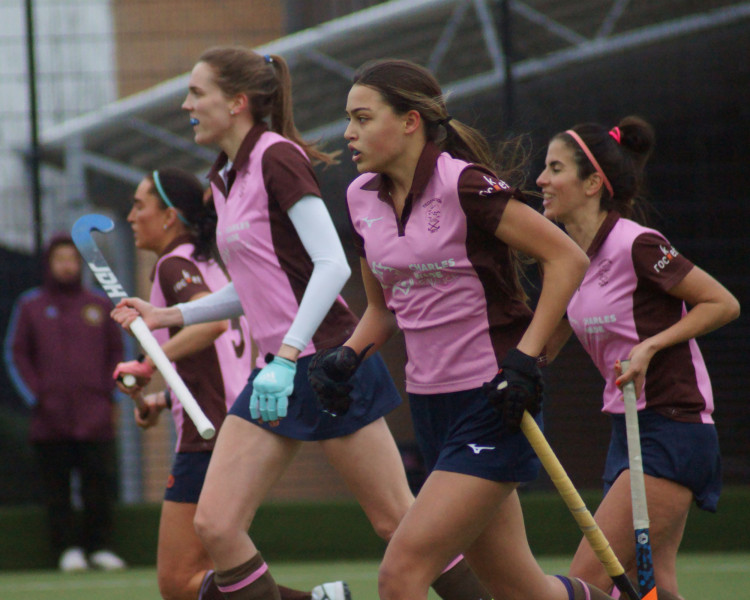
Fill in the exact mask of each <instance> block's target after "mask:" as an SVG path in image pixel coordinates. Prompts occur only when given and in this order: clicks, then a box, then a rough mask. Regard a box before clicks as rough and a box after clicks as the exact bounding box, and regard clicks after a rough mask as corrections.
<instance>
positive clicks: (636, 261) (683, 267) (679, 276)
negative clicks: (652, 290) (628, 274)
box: [632, 233, 694, 292]
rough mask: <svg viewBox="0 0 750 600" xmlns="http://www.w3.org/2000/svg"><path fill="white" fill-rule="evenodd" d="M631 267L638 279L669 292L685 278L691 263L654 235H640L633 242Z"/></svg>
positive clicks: (691, 265) (666, 242) (662, 239)
mask: <svg viewBox="0 0 750 600" xmlns="http://www.w3.org/2000/svg"><path fill="white" fill-rule="evenodd" d="M632 258H633V266H634V268H635V272H636V274H637V275H638V278H639V279H645V280H647V281H649V282H651V283H653V284H654V285H655V286H656V287H658V288H659V289H661V290H664V291H665V292H666V291H669V290H670V289H672V288H673V287H674V286H676V285H677V284H678V283H680V281H682V280H683V279H684V278H685V275H687V274H688V273H689V272H690V270H691V269H692V268H693V266H694V265H693V263H692V262H690V261H689V260H688V259H687V258H685V257H684V256H682V254H680V253H679V252H678V251H677V250H676V249H675V248H674V247H673V246H672V244H670V243H669V241H667V239H666V238H663V237H661V236H659V235H657V234H655V233H642V234H641V235H639V236H638V237H637V238H636V239H635V240H634V242H633V249H632Z"/></svg>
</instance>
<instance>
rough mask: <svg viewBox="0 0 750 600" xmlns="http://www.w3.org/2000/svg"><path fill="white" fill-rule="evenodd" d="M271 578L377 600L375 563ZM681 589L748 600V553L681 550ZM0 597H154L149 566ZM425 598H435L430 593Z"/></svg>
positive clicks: (2, 588) (39, 583)
mask: <svg viewBox="0 0 750 600" xmlns="http://www.w3.org/2000/svg"><path fill="white" fill-rule="evenodd" d="M569 560H570V558H569V557H547V556H545V557H541V558H540V559H539V562H540V564H541V565H542V568H543V569H544V571H545V572H546V573H564V572H565V571H566V569H567V565H568V563H569ZM271 567H272V572H273V574H274V577H275V578H276V580H277V581H278V582H280V583H283V584H285V585H287V586H289V587H294V588H298V589H310V588H311V587H312V586H314V585H316V584H318V583H321V582H323V581H331V580H335V579H344V580H346V581H347V582H348V583H349V587H350V589H351V591H352V600H378V595H377V563H376V562H370V561H356V562H304V563H276V564H273V563H272V564H271ZM678 577H679V581H680V592H681V594H682V595H683V596H684V597H685V599H686V600H750V554H743V553H731V554H719V553H716V554H694V553H686V554H682V555H680V557H679V559H678ZM0 599H2V600H52V599H54V600H159V593H158V590H157V587H156V572H155V571H154V569H144V568H139V569H130V570H128V571H124V572H121V573H95V572H91V573H80V574H74V575H64V574H61V573H58V572H56V571H24V572H7V571H0ZM430 599H431V600H432V599H437V595H435V594H434V593H431V595H430Z"/></svg>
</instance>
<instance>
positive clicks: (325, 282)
mask: <svg viewBox="0 0 750 600" xmlns="http://www.w3.org/2000/svg"><path fill="white" fill-rule="evenodd" d="M287 214H288V215H289V219H290V220H291V221H292V225H294V228H295V229H296V230H297V235H299V237H300V240H301V241H302V245H303V246H304V247H305V250H307V253H308V254H309V255H310V258H311V259H312V262H313V272H312V275H310V281H308V283H307V288H305V293H304V295H303V296H302V301H301V302H300V305H299V310H298V311H297V316H296V317H295V318H294V321H293V322H292V326H291V327H290V328H289V331H287V334H286V336H284V340H283V342H284V343H285V344H287V345H289V346H292V347H294V348H297V349H298V350H304V349H305V347H306V346H307V344H308V343H310V340H311V339H312V336H313V334H314V333H315V331H316V330H317V329H318V327H319V326H320V324H321V322H322V321H323V319H324V318H325V316H326V314H328V311H329V310H330V308H331V306H333V303H334V301H335V300H336V297H337V296H338V294H339V292H340V291H341V288H342V287H344V284H345V283H346V280H347V279H349V276H350V275H351V274H352V271H351V269H350V268H349V263H347V261H346V255H345V254H344V248H343V247H342V246H341V241H340V240H339V236H338V233H336V227H335V226H334V224H333V221H332V220H331V215H330V214H329V213H328V209H327V208H326V205H325V203H324V202H323V200H322V199H321V198H318V197H316V196H304V197H303V198H302V199H301V200H299V201H298V202H296V203H295V204H294V206H292V208H290V209H289V211H288V212H287Z"/></svg>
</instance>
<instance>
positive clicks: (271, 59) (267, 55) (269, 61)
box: [263, 54, 273, 65]
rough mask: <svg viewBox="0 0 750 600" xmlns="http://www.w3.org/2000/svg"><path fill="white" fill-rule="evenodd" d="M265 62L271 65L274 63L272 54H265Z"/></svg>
mask: <svg viewBox="0 0 750 600" xmlns="http://www.w3.org/2000/svg"><path fill="white" fill-rule="evenodd" d="M263 60H265V61H266V64H269V65H270V64H271V63H272V62H273V57H272V56H271V55H270V54H264V55H263Z"/></svg>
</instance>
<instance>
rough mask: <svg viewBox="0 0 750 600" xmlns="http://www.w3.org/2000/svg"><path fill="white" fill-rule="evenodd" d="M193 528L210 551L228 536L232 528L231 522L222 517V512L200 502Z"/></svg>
mask: <svg viewBox="0 0 750 600" xmlns="http://www.w3.org/2000/svg"><path fill="white" fill-rule="evenodd" d="M193 528H194V529H195V533H196V535H197V536H198V538H199V539H200V541H201V543H202V544H203V546H204V547H205V548H206V549H207V550H209V552H210V551H211V549H212V548H214V547H215V546H216V544H217V543H219V541H220V540H222V539H224V538H226V536H227V534H228V533H229V531H230V530H231V523H230V522H229V521H228V520H226V519H224V518H222V515H221V514H216V513H214V511H212V510H211V509H210V508H206V507H201V505H200V504H199V505H198V508H197V510H196V511H195V517H193Z"/></svg>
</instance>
